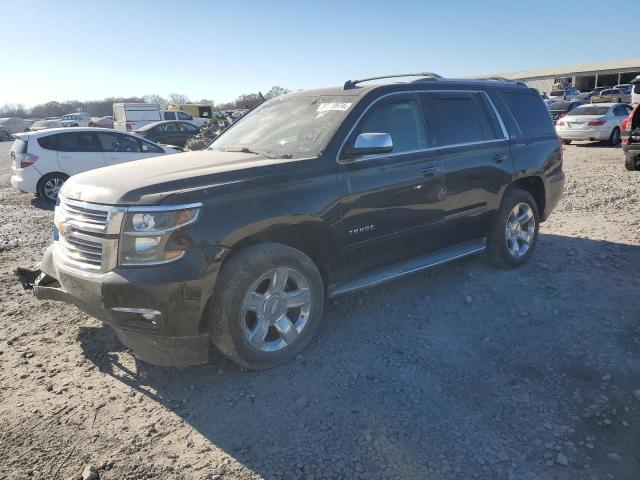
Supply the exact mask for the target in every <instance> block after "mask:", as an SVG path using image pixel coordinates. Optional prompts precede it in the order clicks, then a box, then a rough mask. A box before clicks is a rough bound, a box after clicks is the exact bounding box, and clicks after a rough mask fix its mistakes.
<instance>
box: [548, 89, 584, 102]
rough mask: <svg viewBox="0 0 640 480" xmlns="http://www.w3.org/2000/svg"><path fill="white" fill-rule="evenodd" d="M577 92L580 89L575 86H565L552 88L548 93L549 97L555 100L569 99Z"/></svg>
mask: <svg viewBox="0 0 640 480" xmlns="http://www.w3.org/2000/svg"><path fill="white" fill-rule="evenodd" d="M579 93H580V90H578V89H577V88H574V87H567V88H563V89H559V90H552V91H551V93H549V99H550V100H555V101H562V100H571V99H572V98H573V97H575V96H576V95H578V94H579Z"/></svg>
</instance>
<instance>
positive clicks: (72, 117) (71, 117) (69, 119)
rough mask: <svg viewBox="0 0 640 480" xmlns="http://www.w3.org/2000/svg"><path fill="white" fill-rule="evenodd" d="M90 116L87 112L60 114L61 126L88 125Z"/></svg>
mask: <svg viewBox="0 0 640 480" xmlns="http://www.w3.org/2000/svg"><path fill="white" fill-rule="evenodd" d="M89 122H91V117H90V116H89V114H88V113H87V112H79V113H68V114H66V115H63V116H62V126H63V127H88V126H89Z"/></svg>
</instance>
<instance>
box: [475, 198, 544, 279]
mask: <svg viewBox="0 0 640 480" xmlns="http://www.w3.org/2000/svg"><path fill="white" fill-rule="evenodd" d="M525 206H526V207H525ZM516 208H517V209H518V210H517V212H518V215H520V217H522V216H523V215H524V214H525V213H528V214H529V216H530V219H529V220H527V221H526V222H516V223H514V222H513V220H514V218H515V216H516ZM531 222H533V223H531ZM539 225H540V215H539V213H538V205H537V204H536V201H535V200H534V199H533V197H532V196H531V194H530V193H529V192H526V191H525V190H521V189H512V190H508V191H507V192H506V193H505V195H504V197H503V199H502V203H501V204H500V210H499V211H498V217H497V219H496V223H495V225H494V227H493V229H492V230H491V232H490V233H489V238H488V239H487V248H488V250H489V257H490V258H491V259H492V260H493V262H494V263H495V264H496V265H498V266H500V267H504V268H514V267H519V266H520V265H522V264H524V263H525V262H526V261H527V260H529V257H531V255H532V254H533V251H534V250H535V247H536V245H537V243H538V229H539ZM525 238H529V241H525ZM514 243H515V244H514ZM516 247H517V248H516Z"/></svg>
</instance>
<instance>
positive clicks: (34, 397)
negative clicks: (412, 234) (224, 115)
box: [0, 143, 640, 480]
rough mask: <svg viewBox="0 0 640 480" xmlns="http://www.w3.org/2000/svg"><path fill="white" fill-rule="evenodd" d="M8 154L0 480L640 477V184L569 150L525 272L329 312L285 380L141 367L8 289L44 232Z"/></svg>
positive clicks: (64, 316)
mask: <svg viewBox="0 0 640 480" xmlns="http://www.w3.org/2000/svg"><path fill="white" fill-rule="evenodd" d="M9 147H10V144H9V143H3V144H0V218H1V219H2V223H1V224H0V365H1V368H0V425H1V427H0V458H1V459H2V461H1V462H0V478H12V479H13V478H28V477H32V478H83V476H84V478H97V477H98V476H99V478H101V479H125V478H131V479H133V478H135V479H138V478H163V479H164V478H170V479H171V478H176V479H177V478H197V479H199V478H241V479H250V478H251V479H252V478H263V477H265V478H287V479H289V478H291V479H297V478H303V479H318V478H349V479H351V478H363V479H364V478H366V479H371V478H420V479H424V478H433V479H438V480H440V479H461V478H464V479H467V478H477V479H491V480H495V479H503V478H504V479H518V480H528V479H571V480H575V479H585V480H586V479H607V478H612V479H613V478H615V479H630V480H632V479H633V480H636V479H638V478H639V477H640V318H639V317H640V315H639V310H638V307H637V302H636V300H637V296H638V290H639V287H640V248H639V246H640V202H639V198H640V195H639V193H638V192H639V191H640V175H638V174H636V173H635V172H627V171H626V170H624V167H623V160H622V158H623V157H622V152H621V151H620V149H613V148H606V147H603V146H601V145H597V144H577V145H575V144H574V145H570V146H568V147H565V157H564V158H565V170H566V173H567V184H566V191H565V197H564V199H563V201H562V203H561V205H560V206H559V207H558V209H557V210H556V212H555V213H554V214H553V215H552V217H551V219H550V221H549V222H547V223H546V224H544V226H543V227H542V229H541V233H542V235H541V238H540V242H539V245H538V250H537V252H536V253H535V255H534V257H533V258H532V260H531V261H530V262H529V263H528V264H527V265H525V266H524V267H522V268H520V269H517V270H499V269H496V268H494V267H493V266H491V264H490V263H489V262H488V261H487V260H486V259H485V257H483V256H479V257H475V258H471V259H467V260H464V261H461V262H458V263H455V264H450V265H448V266H444V267H442V268H438V269H434V270H431V271H428V272H425V273H421V274H417V275H414V276H411V277H409V278H406V279H404V280H400V281H396V282H394V283H391V284H387V285H384V286H381V287H378V288H375V289H371V290H370V291H368V292H364V293H361V294H357V295H352V296H349V297H345V298H342V299H339V300H338V301H335V302H332V303H330V304H328V305H327V308H326V310H325V316H324V322H323V324H322V325H321V327H320V329H319V332H318V335H317V337H316V338H315V339H314V341H313V342H312V344H311V345H310V347H309V348H307V349H306V350H305V351H304V352H303V354H302V355H300V356H299V357H298V358H297V359H296V360H295V361H294V362H293V363H291V364H288V365H285V366H283V367H280V368H277V369H274V370H270V371H266V372H259V373H255V372H246V371H243V370H241V369H239V368H238V367H236V366H235V365H233V364H231V363H229V362H228V361H226V360H225V359H224V358H222V357H221V356H219V355H217V354H215V353H212V358H211V362H210V364H209V365H206V366H201V367H196V368H188V369H170V368H160V367H154V366H150V365H146V364H144V363H141V362H139V361H136V359H135V358H134V357H133V356H132V355H131V354H130V352H128V351H127V350H126V349H124V348H123V347H122V346H121V345H120V344H119V343H118V341H117V339H116V338H115V335H114V334H113V333H112V331H111V330H110V329H109V328H108V327H105V326H103V325H102V324H101V323H100V322H98V321H97V320H95V319H93V318H91V317H88V316H87V315H84V314H82V313H80V312H79V311H78V310H76V309H75V308H73V307H70V306H66V305H63V304H58V303H54V302H38V301H36V300H35V299H34V298H32V296H31V294H29V293H25V292H23V291H22V290H21V288H20V287H19V285H18V284H17V283H16V281H15V280H14V278H13V276H12V273H11V272H12V270H13V269H14V268H15V267H16V266H18V265H30V264H32V263H34V262H36V261H37V260H38V259H39V257H40V255H41V252H42V250H43V248H44V247H46V245H47V244H48V243H49V242H50V241H51V234H50V230H51V227H50V224H51V220H52V212H51V211H48V210H45V209H43V208H42V206H41V205H40V204H39V203H38V202H37V201H35V200H34V198H33V196H31V195H26V194H20V193H17V192H15V191H14V190H13V189H12V188H11V187H10V186H9V161H8V151H9Z"/></svg>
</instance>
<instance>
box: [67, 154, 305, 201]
mask: <svg viewBox="0 0 640 480" xmlns="http://www.w3.org/2000/svg"><path fill="white" fill-rule="evenodd" d="M291 161H295V160H283V159H270V158H267V157H264V156H261V155H254V154H248V153H241V152H219V151H211V150H201V151H196V152H187V153H178V154H175V155H161V156H157V157H151V158H147V159H144V160H136V161H132V162H128V163H121V164H119V165H113V166H110V167H104V168H98V169H95V170H90V171H88V172H84V173H80V174H78V175H74V176H72V177H71V178H69V180H67V181H66V182H65V183H64V185H63V187H62V190H61V192H60V193H61V194H62V195H63V196H64V197H66V198H70V199H74V200H80V201H85V202H92V203H102V204H106V205H132V204H136V205H157V204H160V203H162V202H163V200H164V199H165V198H167V197H168V196H169V195H176V194H181V193H187V192H194V191H197V190H202V189H204V188H213V187H216V186H221V185H226V184H229V183H239V182H243V181H246V180H247V179H249V178H251V177H252V176H253V175H254V169H255V168H257V167H263V166H268V165H273V164H276V163H286V162H291Z"/></svg>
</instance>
